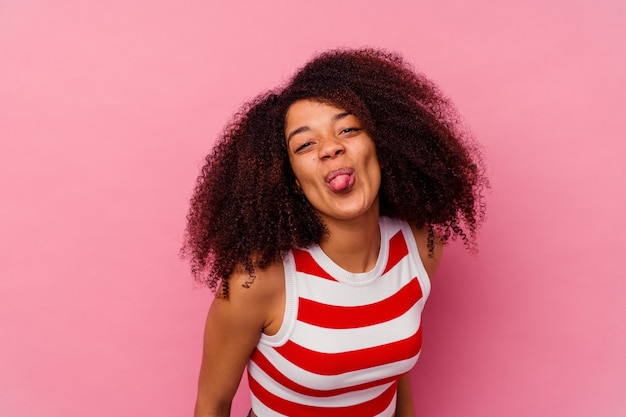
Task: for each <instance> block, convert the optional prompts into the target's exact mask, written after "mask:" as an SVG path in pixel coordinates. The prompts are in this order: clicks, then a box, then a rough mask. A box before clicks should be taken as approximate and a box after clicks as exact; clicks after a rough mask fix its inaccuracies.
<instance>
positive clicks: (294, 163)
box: [195, 100, 442, 417]
mask: <svg viewBox="0 0 626 417" xmlns="http://www.w3.org/2000/svg"><path fill="white" fill-rule="evenodd" d="M293 132H296V133H295V134H293ZM285 137H286V138H287V148H288V153H289V161H290V164H291V167H292V169H293V171H294V174H295V176H296V182H297V184H298V185H299V186H300V187H301V190H302V193H303V194H304V195H305V196H306V198H307V199H308V200H309V201H310V202H311V204H312V206H313V207H314V208H315V210H316V211H317V213H319V216H320V217H321V218H322V219H323V221H324V223H325V224H326V226H327V229H328V238H327V239H325V240H324V241H323V242H322V244H321V245H320V246H321V247H322V249H323V250H324V252H325V253H326V254H327V255H328V256H329V257H330V258H331V259H333V261H334V262H335V263H337V264H338V265H339V266H341V267H343V268H344V269H347V270H350V271H352V272H365V271H367V270H369V269H371V268H372V267H373V266H374V265H375V263H376V260H377V257H378V252H379V249H380V248H379V246H380V245H379V242H380V232H379V229H378V218H379V195H378V194H379V187H380V178H381V176H380V172H381V170H380V165H379V163H378V159H377V156H376V149H375V146H374V142H373V141H372V138H371V137H370V136H369V134H368V133H367V132H366V131H365V130H364V129H363V128H362V124H361V121H360V120H359V119H358V118H357V117H355V116H354V115H351V114H346V111H345V109H342V108H339V107H336V106H331V105H327V104H322V103H320V102H316V101H311V100H302V101H298V102H295V103H294V104H293V105H292V106H291V107H290V109H289V111H288V112H287V117H286V120H285ZM338 169H341V170H342V171H340V172H349V173H350V175H351V176H354V181H352V185H350V186H349V187H348V188H346V189H342V190H341V191H339V192H337V191H333V190H332V189H331V187H330V186H329V184H328V178H329V177H328V174H329V173H332V172H335V171H336V170H338ZM413 233H414V236H415V239H416V242H417V243H418V250H419V253H420V257H421V259H422V262H423V263H424V266H425V268H426V271H427V273H428V275H429V277H432V276H434V274H435V272H436V269H437V266H438V263H439V260H440V258H441V253H442V246H441V245H439V244H436V245H435V247H434V250H432V251H431V250H429V248H428V236H429V232H428V230H427V229H425V228H421V229H417V228H414V229H413ZM429 255H430V256H429ZM256 274H257V279H256V280H255V284H254V285H252V286H249V288H246V286H245V285H240V284H245V283H246V282H247V280H248V279H249V274H248V271H246V269H245V268H238V269H237V270H236V271H235V272H234V273H233V274H232V275H231V276H230V277H229V281H230V282H231V283H232V284H235V285H232V286H231V289H230V293H229V298H228V299H225V298H216V299H215V300H214V302H213V303H212V305H211V308H210V310H209V313H208V316H207V321H206V327H205V337H204V351H203V357H202V365H201V369H200V378H199V384H198V397H197V401H196V408H195V416H196V417H202V416H204V417H208V416H229V415H230V408H231V402H232V398H233V396H234V394H235V391H236V390H237V387H238V385H239V381H240V379H241V376H242V373H243V371H244V368H245V366H246V363H247V361H248V358H249V357H250V355H251V353H252V351H253V350H254V348H255V346H256V344H257V343H258V340H259V337H260V335H261V334H262V333H265V334H268V335H273V334H276V332H278V330H279V329H280V326H281V325H282V320H283V315H284V309H285V283H284V271H283V266H282V264H281V263H279V262H277V263H274V264H272V265H270V266H269V267H267V268H263V269H257V271H256ZM216 381H219V382H218V383H216ZM414 415H415V414H414V410H413V401H412V397H411V386H410V379H409V376H408V375H405V376H403V377H402V378H401V379H400V381H399V386H398V399H397V407H396V416H397V417H412V416H414Z"/></svg>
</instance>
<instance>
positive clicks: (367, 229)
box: [320, 212, 380, 273]
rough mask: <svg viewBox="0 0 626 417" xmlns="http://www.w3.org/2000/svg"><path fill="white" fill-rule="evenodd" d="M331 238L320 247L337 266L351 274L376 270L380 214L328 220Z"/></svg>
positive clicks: (326, 222)
mask: <svg viewBox="0 0 626 417" xmlns="http://www.w3.org/2000/svg"><path fill="white" fill-rule="evenodd" d="M325 224H326V227H327V229H328V232H329V236H328V238H326V239H325V240H324V241H322V242H321V243H320V248H321V249H322V250H323V251H324V253H326V255H327V256H328V257H329V258H330V259H332V260H333V262H335V263H336V264H337V265H339V266H340V267H342V268H343V269H345V270H346V271H350V272H355V273H359V272H367V271H369V270H371V269H373V268H374V266H375V265H376V261H377V260H378V253H379V251H380V229H379V227H378V213H377V212H375V213H372V214H370V215H367V216H363V217H359V218H356V219H350V220H341V221H338V220H334V221H325Z"/></svg>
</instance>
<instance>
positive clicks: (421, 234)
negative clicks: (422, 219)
mask: <svg viewBox="0 0 626 417" xmlns="http://www.w3.org/2000/svg"><path fill="white" fill-rule="evenodd" d="M411 229H412V230H413V236H414V237H415V242H416V243H417V249H418V251H419V253H420V259H421V260H422V263H423V264H424V268H425V269H426V273H427V274H428V277H429V278H430V280H431V281H432V279H433V278H434V277H435V274H436V273H437V268H438V267H439V261H441V256H442V255H443V245H442V244H441V242H440V241H439V239H438V238H437V235H435V248H434V252H433V255H432V256H430V254H429V251H428V228H425V227H423V228H421V229H416V228H414V227H411Z"/></svg>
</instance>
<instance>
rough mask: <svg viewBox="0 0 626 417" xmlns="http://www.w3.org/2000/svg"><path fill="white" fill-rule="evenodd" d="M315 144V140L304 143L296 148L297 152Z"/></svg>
mask: <svg viewBox="0 0 626 417" xmlns="http://www.w3.org/2000/svg"><path fill="white" fill-rule="evenodd" d="M312 144H313V142H305V143H303V144H302V145H300V146H298V147H297V148H296V150H295V152H296V153H298V152H301V151H303V150H305V149H306V148H308V147H309V146H311V145H312Z"/></svg>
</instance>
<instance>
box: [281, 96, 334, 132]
mask: <svg viewBox="0 0 626 417" xmlns="http://www.w3.org/2000/svg"><path fill="white" fill-rule="evenodd" d="M344 113H346V110H345V109H343V108H341V107H338V106H336V105H333V104H328V103H323V102H321V101H317V100H298V101H296V102H294V103H293V104H292V105H291V106H289V108H288V109H287V113H286V114H285V129H289V127H298V126H295V125H297V124H302V123H304V124H306V123H312V122H315V121H319V122H322V121H324V120H325V119H328V120H332V119H333V117H334V116H336V115H338V114H344Z"/></svg>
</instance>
